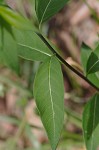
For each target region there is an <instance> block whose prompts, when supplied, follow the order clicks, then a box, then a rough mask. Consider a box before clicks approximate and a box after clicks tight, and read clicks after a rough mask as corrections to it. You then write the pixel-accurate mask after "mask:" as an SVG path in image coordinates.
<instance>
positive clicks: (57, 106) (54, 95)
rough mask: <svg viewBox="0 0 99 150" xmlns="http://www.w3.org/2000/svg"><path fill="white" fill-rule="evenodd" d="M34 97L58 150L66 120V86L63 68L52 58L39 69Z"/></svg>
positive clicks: (53, 149) (49, 136) (48, 132)
mask: <svg viewBox="0 0 99 150" xmlns="http://www.w3.org/2000/svg"><path fill="white" fill-rule="evenodd" d="M34 97H35V100H36V104H37V108H38V110H39V113H40V117H41V120H42V122H43V125H44V127H45V129H46V132H47V135H48V138H49V140H50V143H51V147H52V150H56V146H57V144H58V141H59V138H60V133H61V130H62V126H63V119H64V86H63V76H62V72H61V66H60V63H59V61H58V60H57V58H56V57H54V56H52V57H51V58H49V59H48V60H47V61H45V62H44V63H43V64H42V65H41V66H40V68H39V70H38V72H37V74H36V78H35V82H34Z"/></svg>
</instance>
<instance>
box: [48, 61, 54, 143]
mask: <svg viewBox="0 0 99 150" xmlns="http://www.w3.org/2000/svg"><path fill="white" fill-rule="evenodd" d="M51 59H52V58H51ZM51 59H50V62H49V72H48V76H49V91H50V99H51V105H52V113H53V128H54V140H55V121H54V120H55V112H54V104H53V98H52V88H51V72H50V69H51Z"/></svg>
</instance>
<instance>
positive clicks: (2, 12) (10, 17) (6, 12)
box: [0, 6, 33, 29]
mask: <svg viewBox="0 0 99 150" xmlns="http://www.w3.org/2000/svg"><path fill="white" fill-rule="evenodd" d="M0 16H2V17H3V18H4V19H5V20H6V21H7V22H8V23H9V24H10V25H12V26H14V27H16V28H19V29H33V26H32V24H31V23H30V22H29V20H27V19H26V18H24V17H23V16H21V15H20V14H18V13H17V12H15V11H13V10H12V9H10V8H8V7H6V6H0Z"/></svg>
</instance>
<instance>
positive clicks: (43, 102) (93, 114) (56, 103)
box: [0, 0, 99, 150]
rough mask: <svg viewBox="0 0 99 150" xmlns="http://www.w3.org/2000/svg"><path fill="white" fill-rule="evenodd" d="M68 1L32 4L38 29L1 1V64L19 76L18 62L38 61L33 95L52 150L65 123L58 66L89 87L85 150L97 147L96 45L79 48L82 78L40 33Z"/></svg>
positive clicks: (98, 86) (98, 79)
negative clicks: (93, 93)
mask: <svg viewBox="0 0 99 150" xmlns="http://www.w3.org/2000/svg"><path fill="white" fill-rule="evenodd" d="M68 2H69V1H68V0H35V11H36V14H37V18H38V23H39V26H38V28H37V27H35V26H33V25H32V24H31V23H30V21H29V20H28V19H26V18H24V17H22V16H21V15H20V14H19V13H17V12H15V11H14V10H12V9H11V8H9V7H8V6H7V5H6V4H4V1H3V0H2V1H0V63H2V64H4V65H7V66H8V67H10V68H11V69H12V70H13V71H15V72H16V73H17V74H20V69H19V59H18V57H21V58H23V59H26V60H30V61H41V62H42V63H41V65H40V67H39V69H38V71H37V73H36V76H35V81H34V86H33V95H34V98H35V101H36V105H37V108H38V111H39V114H40V117H41V120H42V123H43V125H44V128H45V130H46V133H47V135H48V139H49V141H50V144H51V147H52V150H56V148H57V144H58V142H59V139H60V134H61V130H62V126H63V121H64V83H63V75H62V70H61V64H63V65H64V66H66V67H67V68H69V69H70V70H71V71H73V72H74V73H75V74H77V75H78V76H79V77H80V78H82V79H83V80H85V81H86V82H87V83H89V84H90V85H91V86H92V87H93V88H94V89H95V90H96V93H95V95H94V96H93V97H92V98H91V100H90V101H89V102H88V103H87V105H86V106H85V110H84V113H83V130H84V139H85V143H86V147H87V150H98V147H99V109H98V108H99V45H98V46H97V47H96V49H95V50H94V51H93V50H92V49H91V48H90V47H89V46H87V45H86V44H84V43H83V44H82V46H81V60H82V65H83V68H84V74H82V73H81V72H79V70H76V69H75V68H73V67H72V66H71V65H69V64H68V62H66V61H65V59H64V58H63V57H62V56H61V55H60V54H59V53H58V52H57V50H56V49H55V48H53V47H54V46H53V44H52V43H51V42H50V41H49V40H48V39H47V38H46V37H45V36H44V35H43V33H42V32H41V26H42V24H43V22H45V21H47V20H48V19H50V18H51V17H52V16H54V15H55V14H56V13H57V12H58V11H59V10H60V9H62V8H63V7H64V6H65V5H66V4H67V3H68Z"/></svg>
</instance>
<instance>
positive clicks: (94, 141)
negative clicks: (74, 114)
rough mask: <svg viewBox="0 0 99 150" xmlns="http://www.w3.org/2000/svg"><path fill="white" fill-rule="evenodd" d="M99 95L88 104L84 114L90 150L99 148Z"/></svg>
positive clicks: (85, 131)
mask: <svg viewBox="0 0 99 150" xmlns="http://www.w3.org/2000/svg"><path fill="white" fill-rule="evenodd" d="M98 114H99V94H95V95H94V96H93V97H92V98H91V100H90V101H89V102H88V103H87V105H86V107H85V109H84V113H83V130H84V138H85V143H86V147H87V149H88V150H97V149H98V148H99V116H98Z"/></svg>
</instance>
